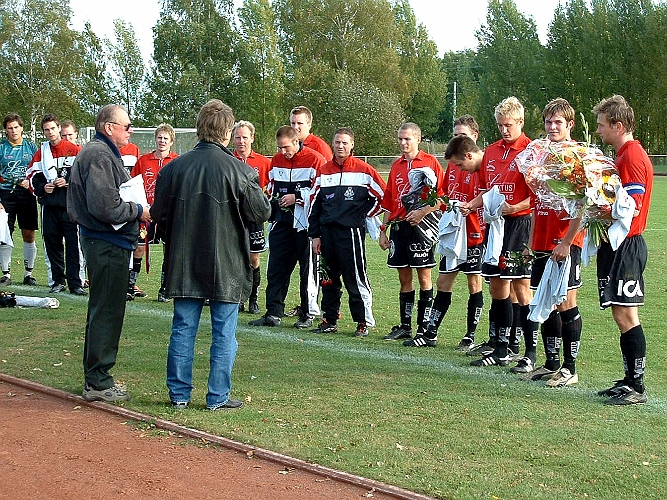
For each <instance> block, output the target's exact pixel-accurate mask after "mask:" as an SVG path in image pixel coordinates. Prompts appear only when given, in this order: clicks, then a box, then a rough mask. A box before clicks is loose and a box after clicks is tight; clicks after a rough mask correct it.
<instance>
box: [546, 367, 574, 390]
mask: <svg viewBox="0 0 667 500" xmlns="http://www.w3.org/2000/svg"><path fill="white" fill-rule="evenodd" d="M577 382H579V374H577V373H570V370H568V369H567V368H561V369H560V370H558V371H557V372H556V373H554V375H553V376H552V377H551V378H550V379H549V380H547V387H565V386H566V385H572V384H576V383H577Z"/></svg>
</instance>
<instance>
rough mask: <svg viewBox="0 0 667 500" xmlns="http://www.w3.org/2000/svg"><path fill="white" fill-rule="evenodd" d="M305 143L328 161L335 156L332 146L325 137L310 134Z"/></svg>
mask: <svg viewBox="0 0 667 500" xmlns="http://www.w3.org/2000/svg"><path fill="white" fill-rule="evenodd" d="M303 145H304V146H306V147H307V148H310V149H314V150H315V151H317V152H318V153H320V154H321V155H322V156H324V159H325V160H326V161H330V160H331V159H332V158H333V151H331V146H329V145H328V144H327V143H326V142H325V141H324V140H323V139H320V138H319V137H317V136H316V135H315V134H312V133H311V134H308V137H306V138H305V139H304V141H303Z"/></svg>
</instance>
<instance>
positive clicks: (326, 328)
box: [311, 319, 338, 333]
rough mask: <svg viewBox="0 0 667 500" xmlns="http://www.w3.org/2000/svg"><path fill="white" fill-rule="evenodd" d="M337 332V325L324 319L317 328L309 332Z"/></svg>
mask: <svg viewBox="0 0 667 500" xmlns="http://www.w3.org/2000/svg"><path fill="white" fill-rule="evenodd" d="M337 331H338V325H337V324H335V323H329V322H328V321H327V320H326V319H323V320H322V322H321V323H320V324H319V325H318V327H317V328H313V329H312V330H311V332H313V333H336V332H337Z"/></svg>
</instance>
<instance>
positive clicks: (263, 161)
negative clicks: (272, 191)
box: [234, 151, 271, 189]
mask: <svg viewBox="0 0 667 500" xmlns="http://www.w3.org/2000/svg"><path fill="white" fill-rule="evenodd" d="M234 156H235V157H236V159H238V160H240V161H242V162H243V163H247V164H248V166H250V167H252V168H254V169H255V171H256V172H257V174H258V175H259V187H261V188H262V189H264V188H265V187H266V185H267V184H268V183H269V169H270V168H271V160H270V159H268V158H267V157H266V156H264V155H261V154H259V153H255V152H254V151H250V154H249V155H248V158H246V159H245V160H244V159H243V158H241V157H240V156H239V154H238V153H237V152H236V151H234Z"/></svg>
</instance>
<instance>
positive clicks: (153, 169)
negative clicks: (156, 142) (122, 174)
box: [130, 151, 178, 205]
mask: <svg viewBox="0 0 667 500" xmlns="http://www.w3.org/2000/svg"><path fill="white" fill-rule="evenodd" d="M177 156H178V154H177V153H174V152H173V151H169V154H168V155H167V156H165V157H164V158H156V157H155V151H152V152H150V153H147V154H145V155H142V156H140V157H139V161H137V164H136V165H135V166H134V168H133V169H132V173H131V174H130V177H134V176H136V175H139V174H141V176H142V177H143V179H144V191H146V201H148V204H149V205H152V204H153V199H154V198H155V183H156V182H157V174H159V173H160V170H162V167H164V166H165V165H166V164H167V163H169V162H170V161H171V160H173V159H174V158H176V157H177Z"/></svg>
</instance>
